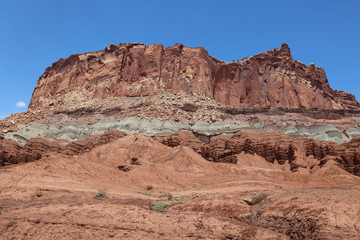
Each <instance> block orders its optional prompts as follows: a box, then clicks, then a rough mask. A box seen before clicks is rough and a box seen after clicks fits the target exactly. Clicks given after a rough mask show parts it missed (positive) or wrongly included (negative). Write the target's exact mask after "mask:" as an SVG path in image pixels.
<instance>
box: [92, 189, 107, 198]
mask: <svg viewBox="0 0 360 240" xmlns="http://www.w3.org/2000/svg"><path fill="white" fill-rule="evenodd" d="M105 197H106V190H105V189H100V190H99V191H98V192H97V193H95V194H94V195H93V198H105Z"/></svg>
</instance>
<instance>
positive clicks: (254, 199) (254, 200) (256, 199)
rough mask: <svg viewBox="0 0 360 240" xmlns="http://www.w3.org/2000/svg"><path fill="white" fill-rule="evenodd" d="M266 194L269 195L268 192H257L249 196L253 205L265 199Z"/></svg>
mask: <svg viewBox="0 0 360 240" xmlns="http://www.w3.org/2000/svg"><path fill="white" fill-rule="evenodd" d="M268 196H269V194H268V193H264V192H262V193H260V194H258V195H256V196H253V197H252V198H251V203H252V204H253V205H255V204H258V203H260V202H262V201H263V200H266V198H267V197H268Z"/></svg>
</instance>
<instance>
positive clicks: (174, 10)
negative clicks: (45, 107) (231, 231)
mask: <svg viewBox="0 0 360 240" xmlns="http://www.w3.org/2000/svg"><path fill="white" fill-rule="evenodd" d="M120 42H143V43H145V44H150V43H163V44H164V45H165V46H169V45H174V44H175V43H178V42H179V43H183V44H184V45H185V46H190V47H197V46H202V47H204V48H206V49H207V50H208V52H209V53H210V54H211V55H212V56H214V57H216V58H218V59H221V60H224V61H231V60H236V59H242V58H243V57H247V56H252V55H255V54H258V53H260V52H262V51H267V50H269V49H272V48H275V47H280V46H281V43H283V42H286V43H288V44H289V46H290V48H291V51H292V55H293V57H294V58H295V59H297V60H299V61H302V62H304V63H305V64H309V63H311V62H314V63H315V65H317V66H321V67H323V68H325V71H326V73H327V76H328V79H329V82H330V84H331V86H332V87H333V88H334V89H339V90H344V91H347V92H350V93H353V94H355V96H356V97H357V99H358V100H360V88H359V86H360V84H359V82H360V75H359V70H360V1H359V0H352V1H351V0H338V1H335V0H311V1H288V0H287V1H280V0H272V1H269V0H263V1H256V0H255V1H239V0H238V1H235V0H234V1H218V0H217V1H212V0H207V1H196V0H192V1H187V0H182V1H171V0H167V1H149V0H144V1H143V0H137V1H107V0H102V1H99V0H97V1H93V0H86V1H83V0H70V1H69V0H33V1H28V0H16V1H14V0H0V90H1V94H0V119H1V118H2V117H4V116H7V115H9V114H11V113H15V112H22V111H25V110H26V108H27V105H28V103H29V101H30V99H31V95H32V92H33V89H34V86H35V84H36V82H37V80H38V78H39V76H40V75H41V74H42V73H43V72H44V71H45V69H46V67H48V66H51V64H52V63H53V62H55V61H57V60H58V59H60V58H66V57H68V56H69V55H71V54H75V53H81V52H89V51H96V50H100V49H104V48H105V47H106V46H107V45H110V44H112V43H114V44H119V43H120ZM19 101H22V102H23V103H25V104H21V103H19ZM17 103H18V104H17ZM16 104H17V105H18V106H16ZM22 105H25V106H22Z"/></svg>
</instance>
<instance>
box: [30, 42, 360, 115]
mask: <svg viewBox="0 0 360 240" xmlns="http://www.w3.org/2000/svg"><path fill="white" fill-rule="evenodd" d="M162 92H171V93H179V92H185V93H188V94H199V95H205V96H207V97H211V98H215V99H216V100H217V101H218V102H220V103H222V104H227V105H231V106H234V107H264V106H274V107H284V108H323V109H354V108H359V107H360V104H359V102H357V101H356V100H355V97H354V96H353V95H351V94H348V93H345V92H342V91H336V90H335V91H334V90H333V89H332V88H331V87H330V86H329V84H328V80H327V77H326V73H325V71H324V69H323V68H320V67H316V66H314V65H313V64H310V65H309V66H306V65H305V64H303V63H301V62H298V61H296V60H293V58H292V56H291V54H290V49H289V47H288V45H287V44H283V45H282V46H281V49H280V50H278V49H272V50H270V51H268V52H266V53H260V54H258V55H256V56H253V57H248V58H244V59H243V60H241V61H237V62H233V63H225V62H223V61H220V60H217V59H215V58H213V57H211V56H210V55H209V54H208V52H207V51H206V50H205V49H203V48H201V47H198V48H189V47H184V46H183V45H182V44H176V45H175V46H173V47H167V48H164V47H163V45H161V44H159V45H154V44H151V45H143V44H139V43H133V44H124V43H121V44H120V45H119V46H116V45H110V46H108V47H106V48H105V49H104V50H103V51H97V52H91V53H84V54H76V55H72V56H70V57H69V58H67V59H60V60H59V61H58V62H55V63H54V64H53V65H52V66H51V67H49V68H47V69H46V71H45V73H44V74H43V75H42V76H41V77H40V79H39V81H38V83H37V85H36V87H35V90H34V93H33V96H32V99H31V102H30V108H32V109H35V108H38V107H41V106H49V105H56V104H61V103H62V102H63V101H64V100H65V99H76V101H83V100H86V99H90V98H105V97H111V96H112V97H119V96H149V95H154V94H158V93H162Z"/></svg>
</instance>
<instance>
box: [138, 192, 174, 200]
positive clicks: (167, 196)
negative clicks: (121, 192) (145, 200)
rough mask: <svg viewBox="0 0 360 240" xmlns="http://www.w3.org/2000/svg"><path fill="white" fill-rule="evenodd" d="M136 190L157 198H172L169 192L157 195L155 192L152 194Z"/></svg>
mask: <svg viewBox="0 0 360 240" xmlns="http://www.w3.org/2000/svg"><path fill="white" fill-rule="evenodd" d="M136 192H137V193H141V194H144V195H147V196H152V197H159V198H163V197H166V198H167V199H168V200H171V199H172V198H173V195H172V194H171V193H164V194H159V195H157V194H153V193H150V192H144V191H136Z"/></svg>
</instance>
